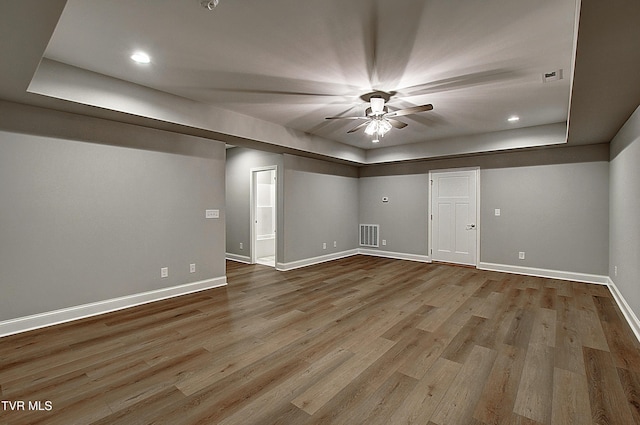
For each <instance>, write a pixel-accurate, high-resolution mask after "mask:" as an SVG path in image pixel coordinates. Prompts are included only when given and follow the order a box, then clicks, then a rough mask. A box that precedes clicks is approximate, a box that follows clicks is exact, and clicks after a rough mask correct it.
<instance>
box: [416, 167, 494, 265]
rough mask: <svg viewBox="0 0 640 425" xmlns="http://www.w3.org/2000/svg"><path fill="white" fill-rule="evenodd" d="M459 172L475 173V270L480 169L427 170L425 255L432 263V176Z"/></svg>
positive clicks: (477, 244) (478, 260)
mask: <svg viewBox="0 0 640 425" xmlns="http://www.w3.org/2000/svg"><path fill="white" fill-rule="evenodd" d="M460 171H475V174H476V264H475V267H476V268H477V267H478V265H479V264H480V229H481V225H480V167H462V168H443V169H436V170H429V177H428V178H429V181H428V185H427V187H428V196H427V198H428V203H427V205H428V211H427V222H428V223H427V232H428V233H429V235H428V238H427V245H428V246H427V253H428V257H429V262H433V240H432V238H433V175H434V174H444V173H455V172H460Z"/></svg>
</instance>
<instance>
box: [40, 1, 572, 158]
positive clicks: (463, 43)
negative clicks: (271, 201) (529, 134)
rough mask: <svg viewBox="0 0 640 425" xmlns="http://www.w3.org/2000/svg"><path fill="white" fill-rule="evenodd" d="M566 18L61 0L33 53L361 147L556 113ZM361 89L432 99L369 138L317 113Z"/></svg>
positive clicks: (568, 4) (562, 6) (568, 11)
mask: <svg viewBox="0 0 640 425" xmlns="http://www.w3.org/2000/svg"><path fill="white" fill-rule="evenodd" d="M575 16H576V2H575V0H538V1H535V2H532V1H530V0H511V1H508V2H506V1H504V0H483V1H481V2H478V1H468V0H457V1H454V0H447V1H423V0H395V1H382V0H349V1H345V0H322V1H317V0H316V1H301V0H269V1H264V0H220V4H219V5H218V7H217V8H215V9H214V10H213V11H208V10H207V9H205V8H203V7H201V5H200V1H199V0H164V1H154V2H150V1H142V0H138V1H132V0H109V1H104V0H69V1H68V2H67V5H66V7H65V9H64V12H63V14H62V17H61V19H60V21H59V23H58V25H57V27H56V29H55V32H54V34H53V37H52V38H51V40H50V42H49V45H48V47H47V49H46V52H45V57H46V58H49V59H52V60H55V61H58V62H62V63H65V64H69V65H73V66H75V67H79V68H83V69H86V70H90V71H94V72H97V73H100V74H104V75H107V76H111V77H116V78H118V79H122V80H126V81H130V82H134V83H136V84H140V85H144V86H146V87H150V88H154V89H157V90H161V91H163V92H167V93H171V94H175V95H178V96H181V97H185V98H188V99H192V100H195V101H198V102H203V103H208V104H213V105H216V106H218V107H221V108H224V109H228V110H232V111H236V112H239V113H242V114H245V115H249V116H252V117H256V118H259V119H261V120H266V121H269V122H273V123H276V124H279V125H282V126H285V127H288V128H293V129H296V130H300V131H302V132H306V133H311V134H315V135H318V136H321V137H323V138H327V139H332V140H335V141H339V142H341V143H345V144H349V145H353V146H357V147H360V148H364V149H369V148H373V147H376V146H378V147H388V146H394V145H400V144H408V143H416V142H426V141H430V140H437V139H443V138H450V137H456V136H463V135H471V134H478V133H487V132H494V131H500V130H506V129H512V128H519V127H530V126H537V125H544V124H550V123H557V122H564V121H566V119H567V114H568V106H569V89H570V76H571V72H572V70H571V65H572V51H573V41H574V26H575V25H574V24H575ZM135 50H144V51H146V52H147V53H148V54H149V55H150V56H151V57H152V63H151V64H149V65H146V66H140V65H138V64H135V63H132V61H131V60H130V59H129V56H130V55H131V53H132V52H133V51H135ZM556 69H563V70H564V74H565V75H566V76H567V77H568V78H565V79H563V80H561V81H557V82H553V83H547V84H544V83H543V82H542V73H543V72H545V71H552V70H556ZM373 90H383V91H387V92H391V91H393V92H397V94H396V95H395V96H393V98H392V99H391V101H390V102H389V108H390V109H393V110H395V109H401V108H406V107H410V106H415V105H421V104H425V103H431V104H433V105H434V110H433V111H432V112H425V113H421V114H419V115H412V116H410V117H405V118H403V120H405V121H406V122H407V123H408V124H409V126H408V127H407V128H405V129H402V130H393V131H392V132H391V133H390V134H389V135H387V136H386V137H385V138H384V139H383V142H382V143H380V144H379V145H372V144H371V141H370V137H368V136H366V135H365V134H364V132H362V131H360V132H358V133H357V134H347V130H349V129H350V128H352V127H353V126H354V123H353V122H352V121H326V120H325V119H324V118H325V117H327V116H335V115H339V116H342V115H363V114H364V109H365V108H366V105H365V102H364V101H363V100H361V99H360V96H361V95H363V94H365V93H368V92H371V91H373ZM514 114H515V115H518V116H520V117H521V120H520V121H519V122H518V123H515V124H512V123H509V122H508V121H507V118H508V117H509V116H511V115H514Z"/></svg>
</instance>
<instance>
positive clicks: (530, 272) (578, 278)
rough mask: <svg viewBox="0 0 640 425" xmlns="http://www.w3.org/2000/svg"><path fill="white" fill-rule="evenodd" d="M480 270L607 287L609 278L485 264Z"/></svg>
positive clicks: (480, 264)
mask: <svg viewBox="0 0 640 425" xmlns="http://www.w3.org/2000/svg"><path fill="white" fill-rule="evenodd" d="M478 269H480V270H489V271H494V272H504V273H514V274H522V275H527V276H536V277H547V278H550V279H560V280H571V281H574V282H583V283H595V284H598V285H607V284H608V281H609V277H608V276H601V275H597V274H587V273H575V272H565V271H561V270H549V269H538V268H535V267H522V266H512V265H509V264H494V263H483V262H480V263H479V264H478Z"/></svg>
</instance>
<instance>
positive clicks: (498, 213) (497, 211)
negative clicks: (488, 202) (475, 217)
mask: <svg viewBox="0 0 640 425" xmlns="http://www.w3.org/2000/svg"><path fill="white" fill-rule="evenodd" d="M495 215H496V217H498V216H500V208H496V210H495Z"/></svg>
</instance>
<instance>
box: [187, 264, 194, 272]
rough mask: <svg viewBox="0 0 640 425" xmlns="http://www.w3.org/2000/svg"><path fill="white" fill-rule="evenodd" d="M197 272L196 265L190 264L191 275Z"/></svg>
mask: <svg viewBox="0 0 640 425" xmlns="http://www.w3.org/2000/svg"><path fill="white" fill-rule="evenodd" d="M195 272H196V265H195V264H189V273H195Z"/></svg>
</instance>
